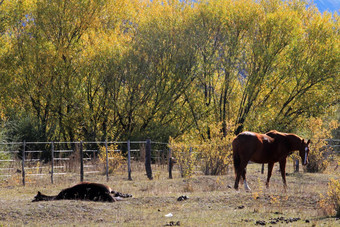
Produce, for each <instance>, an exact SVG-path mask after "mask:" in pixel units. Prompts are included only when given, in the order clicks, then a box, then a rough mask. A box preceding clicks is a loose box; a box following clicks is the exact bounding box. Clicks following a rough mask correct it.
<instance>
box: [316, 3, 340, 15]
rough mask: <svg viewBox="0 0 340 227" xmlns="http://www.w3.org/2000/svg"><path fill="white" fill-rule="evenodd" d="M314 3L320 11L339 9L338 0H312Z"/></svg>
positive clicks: (337, 10)
mask: <svg viewBox="0 0 340 227" xmlns="http://www.w3.org/2000/svg"><path fill="white" fill-rule="evenodd" d="M314 4H315V5H316V7H318V9H319V11H320V12H324V11H329V12H332V13H335V12H338V13H339V10H340V0H314Z"/></svg>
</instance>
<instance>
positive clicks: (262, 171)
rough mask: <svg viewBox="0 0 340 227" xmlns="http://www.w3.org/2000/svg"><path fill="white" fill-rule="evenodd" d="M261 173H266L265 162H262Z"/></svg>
mask: <svg viewBox="0 0 340 227" xmlns="http://www.w3.org/2000/svg"><path fill="white" fill-rule="evenodd" d="M261 174H264V164H262V167H261Z"/></svg>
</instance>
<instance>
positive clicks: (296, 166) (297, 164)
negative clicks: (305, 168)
mask: <svg viewBox="0 0 340 227" xmlns="http://www.w3.org/2000/svg"><path fill="white" fill-rule="evenodd" d="M294 170H295V171H294V172H299V159H296V160H295V168H294Z"/></svg>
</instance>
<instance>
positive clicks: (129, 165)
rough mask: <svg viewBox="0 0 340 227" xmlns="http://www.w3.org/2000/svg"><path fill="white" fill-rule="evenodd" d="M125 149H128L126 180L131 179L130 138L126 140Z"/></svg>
mask: <svg viewBox="0 0 340 227" xmlns="http://www.w3.org/2000/svg"><path fill="white" fill-rule="evenodd" d="M127 150H128V180H132V178H131V145H130V140H128V141H127Z"/></svg>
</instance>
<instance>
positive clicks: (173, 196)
mask: <svg viewBox="0 0 340 227" xmlns="http://www.w3.org/2000/svg"><path fill="white" fill-rule="evenodd" d="M277 166H278V165H275V167H274V172H273V176H272V179H271V187H270V189H266V188H265V187H264V185H265V184H264V181H265V178H266V175H265V174H266V171H265V174H264V175H262V174H261V173H260V168H261V166H260V165H258V164H251V165H249V166H248V181H249V185H250V187H251V188H252V192H245V191H244V189H243V187H241V190H240V191H239V192H237V191H235V190H234V189H232V188H230V186H232V185H233V181H234V175H233V173H229V174H228V175H224V176H203V175H195V176H194V177H192V178H191V179H183V178H180V177H179V173H178V172H174V174H173V176H174V179H168V176H167V171H166V169H165V168H164V169H158V170H157V169H156V170H154V171H153V175H154V179H153V180H148V179H147V177H146V176H145V173H144V172H133V173H132V177H133V181H128V180H127V174H126V173H125V172H124V173H117V174H115V175H112V176H110V180H109V182H106V178H105V176H86V177H85V180H87V181H94V182H101V183H104V184H107V185H109V186H110V187H112V188H113V189H114V190H116V191H119V192H123V193H131V194H133V198H128V199H125V200H124V201H120V202H116V203H103V202H88V201H67V200H65V201H49V202H36V203H32V202H31V201H32V199H33V197H34V196H35V195H36V193H37V191H38V190H39V191H41V192H42V193H45V194H48V195H54V194H57V193H59V191H60V190H61V189H63V188H66V187H69V186H72V185H74V184H75V183H77V182H78V181H79V177H78V176H71V175H70V176H62V177H61V176H59V177H57V178H56V180H55V184H53V185H52V184H51V183H50V182H49V179H48V178H46V179H45V178H41V179H40V178H34V179H31V180H29V181H28V183H27V185H26V186H25V187H23V186H21V185H20V184H19V181H18V179H19V177H18V179H15V177H14V178H12V179H8V180H6V181H5V180H0V186H1V188H0V226H18V225H19V226H20V225H25V226H171V225H180V226H255V225H265V224H266V226H340V220H337V219H336V218H334V217H330V216H326V215H325V214H324V213H323V211H322V209H320V207H319V204H318V201H319V200H320V193H326V191H327V183H328V181H329V179H330V178H336V179H339V176H340V173H339V169H337V170H334V167H335V165H334V164H333V165H331V166H330V167H329V168H328V170H327V171H326V172H325V173H322V174H320V173H318V174H310V173H301V172H300V173H292V166H291V164H290V163H289V166H288V171H287V172H288V173H289V174H288V176H287V182H288V190H287V192H284V190H283V186H282V181H281V176H280V174H279V172H278V170H277V168H278V167H277ZM181 195H186V196H187V197H189V198H188V199H187V200H184V201H177V198H178V197H179V196H181ZM169 213H171V214H172V217H166V215H167V214H169Z"/></svg>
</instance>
